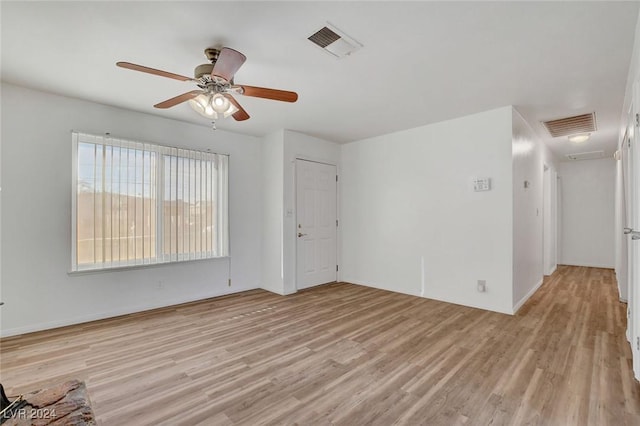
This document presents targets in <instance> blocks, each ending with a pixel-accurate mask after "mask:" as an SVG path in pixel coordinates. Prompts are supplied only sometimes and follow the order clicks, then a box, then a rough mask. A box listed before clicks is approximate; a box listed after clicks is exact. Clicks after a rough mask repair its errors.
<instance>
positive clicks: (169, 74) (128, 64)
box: [116, 62, 195, 81]
mask: <svg viewBox="0 0 640 426" xmlns="http://www.w3.org/2000/svg"><path fill="white" fill-rule="evenodd" d="M116 65H117V66H119V67H121V68H126V69H129V70H133V71H140V72H146V73H147V74H153V75H159V76H160V77H167V78H173V79H174V80H180V81H195V80H194V79H193V78H191V77H185V76H184V75H180V74H174V73H172V72H168V71H162V70H157V69H155V68H149V67H144V66H142V65H137V64H132V63H131V62H116Z"/></svg>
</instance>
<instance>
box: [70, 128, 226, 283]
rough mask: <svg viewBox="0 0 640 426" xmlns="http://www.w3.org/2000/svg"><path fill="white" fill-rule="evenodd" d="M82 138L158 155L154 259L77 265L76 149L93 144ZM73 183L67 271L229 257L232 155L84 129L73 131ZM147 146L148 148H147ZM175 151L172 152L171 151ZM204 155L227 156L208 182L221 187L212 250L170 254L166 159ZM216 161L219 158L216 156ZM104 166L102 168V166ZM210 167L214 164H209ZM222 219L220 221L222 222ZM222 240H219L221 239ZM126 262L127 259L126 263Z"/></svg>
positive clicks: (101, 144) (192, 157)
mask: <svg viewBox="0 0 640 426" xmlns="http://www.w3.org/2000/svg"><path fill="white" fill-rule="evenodd" d="M83 137H89V138H95V139H96V141H100V143H96V145H98V146H101V147H102V146H111V147H127V148H129V149H131V148H132V147H133V149H139V148H136V147H135V146H136V145H141V146H142V147H143V150H147V151H149V152H153V153H155V154H156V156H157V161H156V165H155V169H156V173H155V185H156V188H157V193H156V198H157V202H156V206H155V209H156V217H155V232H154V233H151V234H150V235H154V236H155V240H156V241H155V259H154V260H153V261H148V262H147V263H145V259H144V258H143V259H131V260H129V262H131V263H130V264H123V263H120V262H119V263H118V264H114V265H113V266H107V265H105V264H100V266H97V267H96V266H95V265H98V264H92V265H91V266H90V267H82V266H81V265H79V264H78V240H77V239H78V228H77V227H78V177H79V173H78V169H79V164H78V149H79V144H81V143H94V142H90V141H84V140H82V138H83ZM110 139H117V140H118V141H119V143H120V144H115V143H109V140H110ZM71 140H72V144H71V151H72V156H71V157H72V182H71V262H70V269H69V271H68V274H73V275H75V274H91V273H100V272H111V271H123V270H131V269H143V268H149V267H157V266H164V265H171V264H175V263H184V262H194V261H195V262H201V261H215V260H220V259H228V258H230V246H231V244H230V221H229V163H230V159H231V156H230V155H229V154H226V153H217V152H211V150H206V151H203V150H197V149H191V148H185V147H176V146H169V145H162V144H158V143H155V142H141V141H136V140H131V139H125V138H120V137H114V136H111V135H110V134H108V133H107V134H106V136H103V135H95V134H91V133H87V132H79V131H72V138H71ZM147 147H149V148H150V149H147ZM173 152H175V155H173V154H172V153H173ZM199 154H205V155H216V156H220V157H226V160H223V163H224V167H225V170H224V173H223V174H222V175H220V174H219V173H220V172H216V173H217V174H216V175H212V179H211V182H215V183H216V185H218V187H220V185H222V188H223V191H224V192H223V195H222V199H223V203H222V204H223V205H222V206H220V203H219V201H220V198H218V199H215V200H214V201H215V210H214V212H215V216H216V217H219V216H221V218H219V219H218V220H217V221H216V223H215V224H212V225H211V226H213V227H214V228H213V229H215V230H216V231H217V232H216V234H217V235H216V238H215V239H214V240H213V241H212V246H213V247H214V250H212V251H211V254H212V255H211V256H206V255H207V254H208V253H209V252H208V251H207V250H204V251H202V250H201V251H199V252H197V257H191V256H190V255H189V254H187V255H186V258H185V253H184V252H183V253H171V252H165V250H164V231H165V229H164V228H165V226H164V222H165V214H164V202H165V201H166V200H165V167H164V166H165V158H184V159H185V160H187V161H189V160H192V159H196V160H197V158H196V157H197V155H199ZM200 161H203V159H202V157H200ZM216 161H219V159H217V160H216ZM103 167H105V166H104V165H103ZM212 169H213V167H212ZM221 178H222V179H224V182H223V183H222V184H221V183H220V182H219V180H220V179H221ZM221 221H222V222H221ZM221 223H223V225H224V229H222V231H218V230H219V229H220V224H221ZM220 239H222V242H220ZM215 247H218V248H220V249H221V250H222V254H220V255H213V253H216V252H217V250H216V249H215ZM125 263H126V262H125Z"/></svg>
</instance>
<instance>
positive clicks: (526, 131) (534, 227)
mask: <svg viewBox="0 0 640 426" xmlns="http://www.w3.org/2000/svg"><path fill="white" fill-rule="evenodd" d="M512 119H513V123H512V132H513V135H512V138H513V148H512V149H513V306H514V310H516V311H517V310H518V308H519V307H520V306H522V304H524V302H525V301H526V300H527V299H528V298H529V297H530V296H531V295H532V294H533V293H534V292H535V290H536V289H537V288H538V287H539V286H540V285H541V284H542V278H543V273H544V267H543V265H544V262H543V177H544V176H543V174H544V166H545V164H546V165H547V166H548V167H549V169H550V170H552V171H553V170H555V168H556V160H555V158H554V156H553V155H552V154H551V153H550V152H549V150H548V148H547V147H546V146H545V145H544V144H543V143H542V142H541V141H539V140H538V138H537V137H536V136H535V133H534V132H533V130H531V128H530V127H529V125H528V124H527V123H526V122H525V120H524V119H523V118H522V117H521V116H520V114H519V113H518V112H517V111H516V110H515V109H514V110H513V116H512ZM525 181H526V182H527V183H528V187H527V188H525ZM554 184H555V182H550V183H549V187H550V189H552V188H551V187H552V185H554ZM550 192H555V191H550ZM549 201H551V197H549ZM550 234H551V233H550ZM550 236H551V235H550Z"/></svg>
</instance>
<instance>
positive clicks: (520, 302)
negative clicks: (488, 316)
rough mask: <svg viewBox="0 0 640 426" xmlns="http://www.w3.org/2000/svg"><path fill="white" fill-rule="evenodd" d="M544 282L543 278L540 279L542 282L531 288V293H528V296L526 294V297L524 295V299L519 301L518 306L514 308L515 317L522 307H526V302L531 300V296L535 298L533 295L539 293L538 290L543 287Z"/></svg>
mask: <svg viewBox="0 0 640 426" xmlns="http://www.w3.org/2000/svg"><path fill="white" fill-rule="evenodd" d="M543 282H544V278H541V279H540V281H538V283H537V284H536V285H534V286H533V287H532V288H531V290H529V292H528V293H527V294H525V295H524V297H523V298H522V299H520V300H519V301H518V303H516V304H515V305H514V306H513V314H514V315H515V314H516V313H517V312H518V310H519V309H520V308H521V307H522V305H524V304H525V302H526V301H527V300H529V298H530V297H531V296H533V293H535V292H536V291H538V289H539V288H540V286H541V285H542V283H543Z"/></svg>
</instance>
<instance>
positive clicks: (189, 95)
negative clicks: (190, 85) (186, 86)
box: [154, 90, 205, 109]
mask: <svg viewBox="0 0 640 426" xmlns="http://www.w3.org/2000/svg"><path fill="white" fill-rule="evenodd" d="M202 93H205V92H203V91H202V90H192V91H191V92H187V93H183V94H182V95H178V96H176V97H175V98H171V99H167V100H166V101H164V102H160V103H159V104H155V105H154V107H155V108H161V109H166V108H171V107H172V106H175V105H178V104H181V103H183V102H186V101H188V100H189V99H193V98H195V97H196V96H198V95H200V94H202Z"/></svg>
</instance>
